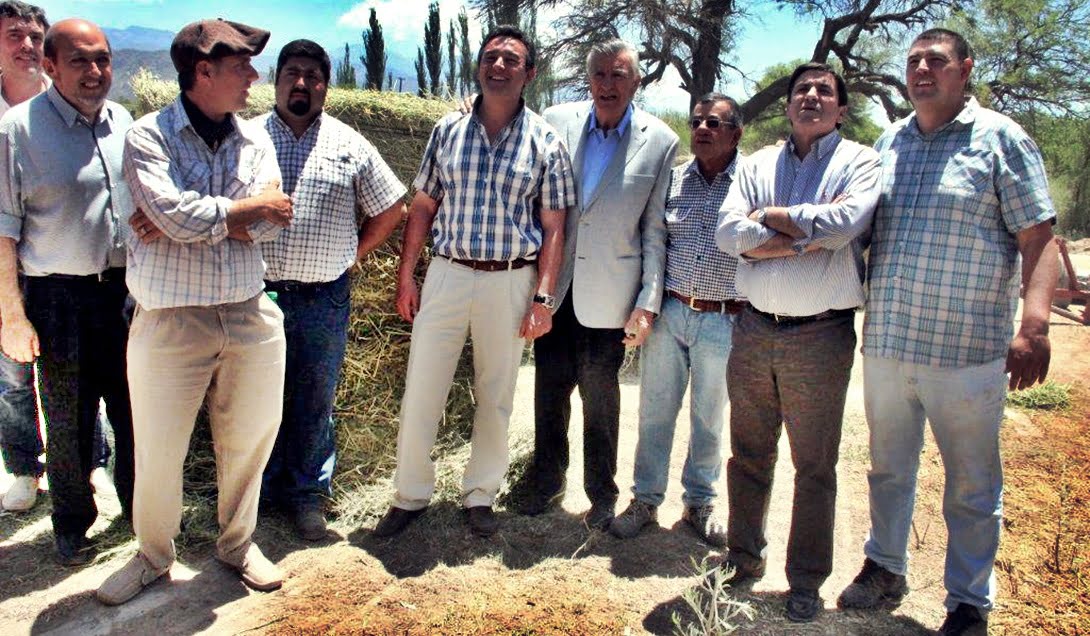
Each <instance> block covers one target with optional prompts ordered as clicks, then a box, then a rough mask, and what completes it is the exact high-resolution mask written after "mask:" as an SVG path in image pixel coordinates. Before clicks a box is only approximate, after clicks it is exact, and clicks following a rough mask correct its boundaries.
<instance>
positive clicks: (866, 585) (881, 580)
mask: <svg viewBox="0 0 1090 636" xmlns="http://www.w3.org/2000/svg"><path fill="white" fill-rule="evenodd" d="M905 594H908V582H907V581H905V577H904V576H902V575H900V574H894V573H893V572H890V571H889V570H887V569H885V568H884V567H882V566H880V565H878V564H877V563H875V562H874V561H872V560H870V559H869V558H868V559H865V560H864V561H863V569H862V570H861V571H860V572H859V574H857V575H856V576H855V580H853V581H852V583H851V585H849V586H848V587H846V588H844V591H843V592H841V593H840V597H839V598H838V599H836V605H837V607H839V608H841V609H871V608H874V607H879V606H886V607H890V608H893V607H897V606H898V605H900V604H901V599H903V598H904V597H905Z"/></svg>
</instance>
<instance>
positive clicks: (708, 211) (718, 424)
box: [609, 93, 746, 546]
mask: <svg viewBox="0 0 1090 636" xmlns="http://www.w3.org/2000/svg"><path fill="white" fill-rule="evenodd" d="M689 124H690V127H691V128H692V131H693V132H692V136H691V138H690V148H691V149H692V153H693V155H694V157H695V158H694V159H692V160H690V161H689V162H687V163H685V164H683V165H680V166H677V167H676V168H674V170H673V172H672V173H671V175H670V189H669V191H668V194H667V195H666V232H667V239H666V274H665V279H664V285H665V288H666V294H665V298H663V301H662V312H661V313H660V314H659V318H658V320H656V321H655V326H654V328H652V330H651V335H649V336H648V337H647V340H646V342H644V345H643V347H642V348H641V349H640V411H639V413H640V426H639V441H638V442H637V444H636V466H635V471H634V477H633V482H634V485H633V487H632V495H633V496H632V503H631V504H629V506H628V508H627V509H626V510H625V511H624V512H623V513H621V514H620V515H619V516H618V517H617V518H615V519H614V520H613V522H612V523H611V524H610V526H609V531H610V532H611V533H612V534H613V535H615V536H617V537H620V538H622V539H627V538H629V537H634V536H636V535H637V534H638V533H639V532H640V530H641V529H642V528H643V527H644V526H647V525H649V524H652V523H654V522H655V521H656V517H657V509H658V507H659V506H660V505H661V504H662V502H663V499H664V498H665V494H666V483H667V480H668V478H669V468H670V448H671V446H672V444H673V439H674V428H675V426H676V423H677V415H678V411H680V409H681V400H682V398H683V397H684V395H685V390H686V387H687V385H689V384H690V382H691V384H692V386H691V391H692V398H691V426H692V428H691V432H690V442H689V451H688V455H687V456H686V458H685V468H684V469H683V471H682V474H681V483H682V486H684V489H685V492H684V494H683V495H682V501H683V502H684V504H685V512H684V513H683V516H682V518H683V519H684V520H685V521H686V522H687V523H689V524H690V525H691V526H692V527H693V529H695V530H696V532H697V534H699V535H700V537H701V538H703V539H704V540H706V541H707V542H709V543H711V544H712V545H716V546H723V545H725V544H726V532H725V529H724V527H723V524H722V523H721V522H720V521H718V520H717V519H716V518H715V517H714V516H713V515H712V512H713V505H712V502H713V501H714V500H715V494H716V493H715V483H716V481H718V479H719V470H720V466H722V458H721V456H720V435H721V434H722V431H723V408H724V406H725V405H726V402H727V383H726V376H727V355H729V353H730V348H731V331H732V330H733V329H734V321H735V317H736V316H737V314H738V312H740V311H741V310H742V308H743V307H745V306H746V302H745V299H744V298H743V297H742V295H741V293H739V292H738V290H737V289H735V286H734V275H735V271H736V270H737V267H738V259H737V258H735V257H733V256H731V255H729V254H727V253H725V252H722V251H720V250H719V248H718V247H716V245H715V228H716V225H717V224H718V221H719V208H720V207H721V206H722V204H723V199H724V198H726V196H727V191H728V190H729V189H730V184H731V182H732V181H733V180H734V169H735V166H736V165H737V164H738V156H739V155H738V141H739V140H740V139H741V138H742V116H741V113H740V112H739V109H738V103H737V102H735V101H734V100H733V99H731V98H730V97H727V96H726V95H723V94H722V93H708V94H707V95H705V96H703V97H701V98H700V101H699V102H698V103H697V105H696V107H695V108H694V109H693V116H692V118H691V119H690V121H689ZM690 378H691V380H690Z"/></svg>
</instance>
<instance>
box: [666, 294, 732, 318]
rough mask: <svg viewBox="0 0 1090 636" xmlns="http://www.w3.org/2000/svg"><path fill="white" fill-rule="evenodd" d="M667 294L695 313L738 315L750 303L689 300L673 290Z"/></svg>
mask: <svg viewBox="0 0 1090 636" xmlns="http://www.w3.org/2000/svg"><path fill="white" fill-rule="evenodd" d="M666 293H667V294H668V295H670V296H671V297H672V298H677V299H678V300H680V301H681V302H683V303H685V305H686V306H687V307H688V308H689V309H692V310H693V311H711V312H714V313H717V314H736V313H738V312H740V311H742V310H743V309H745V308H746V307H749V303H747V302H746V301H744V300H700V299H699V298H689V297H688V296H686V295H685V294H679V293H677V292H676V291H674V290H672V289H668V290H666Z"/></svg>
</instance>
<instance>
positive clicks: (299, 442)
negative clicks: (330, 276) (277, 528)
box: [262, 273, 351, 511]
mask: <svg viewBox="0 0 1090 636" xmlns="http://www.w3.org/2000/svg"><path fill="white" fill-rule="evenodd" d="M266 286H267V288H268V290H269V291H275V292H276V293H277V304H279V305H280V309H281V310H282V311H283V312H284V335H285V337H286V338H287V365H286V367H285V380H284V419H283V421H282V422H281V424H280V432H279V433H278V434H277V436H276V445H275V446H274V447H273V452H272V456H271V457H269V463H268V465H267V466H266V467H265V475H264V478H263V486H262V499H264V500H265V501H268V502H271V503H275V504H279V505H282V506H285V507H287V508H289V509H292V510H296V511H299V510H304V509H312V508H319V507H321V506H322V504H323V500H324V499H326V498H327V497H329V496H330V495H331V494H332V488H331V481H332V478H333V467H334V464H335V462H336V458H337V449H336V444H335V440H334V436H333V397H334V393H335V392H336V389H337V380H338V378H339V377H340V374H341V365H342V364H343V362H344V350H345V344H346V341H347V338H348V313H349V309H350V303H349V299H350V298H349V296H350V291H351V290H350V286H349V281H348V274H347V273H346V274H342V275H341V277H340V278H338V279H336V280H334V281H331V282H328V283H313V284H301V283H293V282H288V281H279V282H268V283H266Z"/></svg>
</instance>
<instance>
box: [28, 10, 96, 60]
mask: <svg viewBox="0 0 1090 636" xmlns="http://www.w3.org/2000/svg"><path fill="white" fill-rule="evenodd" d="M79 34H97V35H98V36H100V37H101V38H102V39H103V40H104V41H106V48H107V50H109V46H110V42H109V40H106V34H105V33H103V32H102V29H101V28H99V26H98V25H97V24H95V23H94V22H89V21H87V20H84V19H82V18H68V19H65V20H61V21H60V22H58V23H56V24H54V25H53V26H51V27H49V30H48V31H46V32H45V43H44V46H45V51H44V53H45V56H46V57H48V58H49V59H51V60H56V56H57V39H58V38H62V39H65V40H66V41H68V40H71V38H72V37H73V36H76V35H79Z"/></svg>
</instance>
